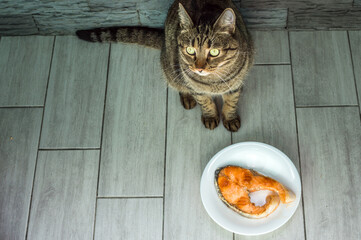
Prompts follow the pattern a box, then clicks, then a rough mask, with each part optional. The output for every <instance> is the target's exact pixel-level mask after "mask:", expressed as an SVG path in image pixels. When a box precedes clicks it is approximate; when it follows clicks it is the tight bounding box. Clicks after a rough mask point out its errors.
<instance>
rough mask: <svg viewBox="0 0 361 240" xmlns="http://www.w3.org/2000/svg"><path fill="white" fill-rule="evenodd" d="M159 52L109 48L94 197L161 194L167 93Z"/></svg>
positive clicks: (138, 48) (127, 46) (124, 47)
mask: <svg viewBox="0 0 361 240" xmlns="http://www.w3.org/2000/svg"><path fill="white" fill-rule="evenodd" d="M159 55H160V52H159V50H154V49H149V48H145V47H140V46H134V45H133V46H132V45H125V44H114V45H112V46H111V57H110V66H109V83H108V93H107V100H106V109H105V119H104V132H103V144H102V145H103V146H102V160H101V168H100V182H99V196H162V195H163V180H164V179H163V178H164V177H163V176H164V153H165V130H166V129H165V122H166V101H167V97H166V95H167V91H166V85H165V82H164V79H163V77H162V72H161V69H160V60H159ZM135 175H136V176H137V177H136V178H137V180H136V181H135V180H134V176H135Z"/></svg>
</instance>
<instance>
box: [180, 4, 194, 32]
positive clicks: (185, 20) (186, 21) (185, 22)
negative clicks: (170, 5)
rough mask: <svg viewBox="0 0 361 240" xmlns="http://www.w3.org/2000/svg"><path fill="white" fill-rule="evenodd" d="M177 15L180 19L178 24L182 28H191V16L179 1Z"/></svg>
mask: <svg viewBox="0 0 361 240" xmlns="http://www.w3.org/2000/svg"><path fill="white" fill-rule="evenodd" d="M178 15H179V19H180V26H181V28H182V29H191V28H192V27H193V22H192V19H191V17H190V16H189V15H188V13H187V11H186V10H185V8H184V7H183V5H182V4H181V3H179V9H178Z"/></svg>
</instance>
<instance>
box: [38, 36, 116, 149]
mask: <svg viewBox="0 0 361 240" xmlns="http://www.w3.org/2000/svg"><path fill="white" fill-rule="evenodd" d="M108 54H109V45H108V44H98V43H89V42H85V41H81V40H78V39H76V38H75V37H60V36H59V37H56V41H55V49H54V56H53V62H52V68H51V73H50V80H49V87H48V94H47V99H46V106H45V115H44V126H43V131H42V136H41V143H40V145H41V146H40V147H41V148H99V147H100V135H101V125H102V117H103V109H104V94H105V85H106V75H107V64H108Z"/></svg>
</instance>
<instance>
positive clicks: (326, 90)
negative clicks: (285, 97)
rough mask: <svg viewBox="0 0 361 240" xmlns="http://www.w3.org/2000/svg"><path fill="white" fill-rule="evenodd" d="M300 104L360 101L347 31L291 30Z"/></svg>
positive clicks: (296, 86)
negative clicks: (357, 96)
mask: <svg viewBox="0 0 361 240" xmlns="http://www.w3.org/2000/svg"><path fill="white" fill-rule="evenodd" d="M290 43H291V56H292V67H293V76H294V83H295V97H296V104H297V106H331V105H356V104H357V99H356V89H355V84H354V77H353V72H352V63H351V56H350V49H349V45H348V39H347V33H346V32H345V31H314V32H291V33H290Z"/></svg>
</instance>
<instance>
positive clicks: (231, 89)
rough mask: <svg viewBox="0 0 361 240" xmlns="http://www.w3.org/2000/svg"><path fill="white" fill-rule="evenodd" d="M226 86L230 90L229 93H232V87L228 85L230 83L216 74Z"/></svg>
mask: <svg viewBox="0 0 361 240" xmlns="http://www.w3.org/2000/svg"><path fill="white" fill-rule="evenodd" d="M215 74H216V75H217V76H218V77H219V78H220V79H221V80H222V81H223V82H224V83H225V84H226V85H227V87H228V88H229V91H232V89H231V87H230V86H229V85H228V83H227V82H226V81H224V79H223V78H222V77H221V76H220V75H219V74H218V73H215Z"/></svg>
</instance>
